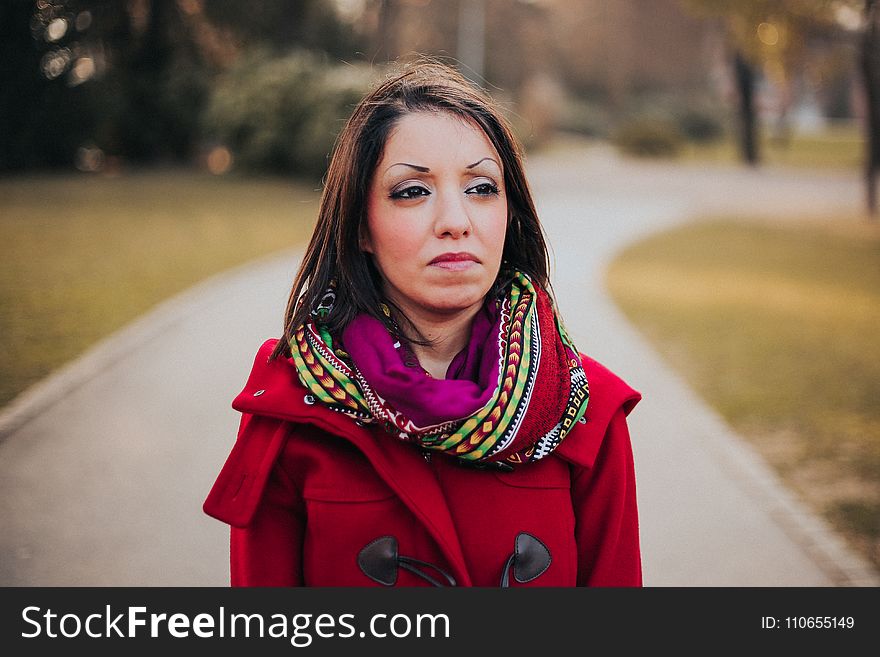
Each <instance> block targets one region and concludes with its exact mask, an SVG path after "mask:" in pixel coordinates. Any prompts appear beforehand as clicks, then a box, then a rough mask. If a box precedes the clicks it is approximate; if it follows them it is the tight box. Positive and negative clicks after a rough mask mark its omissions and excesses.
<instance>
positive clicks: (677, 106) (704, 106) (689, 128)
mask: <svg viewBox="0 0 880 657" xmlns="http://www.w3.org/2000/svg"><path fill="white" fill-rule="evenodd" d="M725 114H726V112H725V110H724V109H723V108H720V107H716V106H714V105H711V104H708V103H706V102H700V101H692V100H687V99H686V100H684V101H681V100H674V99H673V100H670V99H664V98H656V99H654V100H653V101H652V102H644V101H643V102H641V103H639V104H636V105H634V106H633V107H632V108H630V111H629V112H627V113H626V118H624V119H623V120H621V121H620V122H619V123H618V125H617V127H616V129H615V130H614V132H613V134H612V141H613V142H614V144H615V145H616V146H617V147H618V148H620V149H621V150H622V151H623V152H625V153H628V154H630V155H638V156H645V157H673V156H675V155H678V154H679V153H680V152H681V151H682V150H683V149H684V147H685V145H686V144H688V143H693V144H705V143H709V142H713V141H717V140H719V139H721V138H722V137H723V136H724V117H725Z"/></svg>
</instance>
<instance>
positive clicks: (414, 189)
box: [390, 185, 431, 199]
mask: <svg viewBox="0 0 880 657" xmlns="http://www.w3.org/2000/svg"><path fill="white" fill-rule="evenodd" d="M430 193H431V192H429V191H428V190H427V189H425V188H424V187H420V186H418V185H410V186H409V187H404V188H403V189H397V190H394V191H393V192H391V194H390V198H403V199H407V198H418V197H419V196H428V195H429V194H430Z"/></svg>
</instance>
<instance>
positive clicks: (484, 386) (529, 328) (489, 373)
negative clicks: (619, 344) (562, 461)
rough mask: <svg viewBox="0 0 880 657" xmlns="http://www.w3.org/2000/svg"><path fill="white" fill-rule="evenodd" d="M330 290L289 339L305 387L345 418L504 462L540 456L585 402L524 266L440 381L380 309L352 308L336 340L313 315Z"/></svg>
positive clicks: (559, 331) (565, 340)
mask: <svg viewBox="0 0 880 657" xmlns="http://www.w3.org/2000/svg"><path fill="white" fill-rule="evenodd" d="M334 298H335V294H334V293H333V291H332V289H331V290H329V291H328V292H327V294H326V295H325V296H324V298H323V299H322V301H321V302H320V304H319V305H318V307H317V308H316V309H314V310H313V311H312V317H313V321H310V322H307V323H306V324H304V325H302V326H300V327H298V328H297V330H296V331H295V332H294V337H293V339H292V340H291V344H290V347H291V353H292V357H293V361H294V363H295V364H296V368H297V372H298V375H299V379H300V381H301V382H302V383H303V385H305V386H306V387H307V388H308V389H309V390H311V392H312V394H313V395H314V396H315V398H316V399H317V401H319V402H321V403H322V404H325V405H326V406H327V407H329V408H330V409H332V410H334V411H338V412H340V413H343V414H345V415H347V416H349V417H351V418H352V419H353V420H356V421H358V422H360V423H377V424H379V425H380V426H381V427H382V428H383V429H384V430H385V431H387V432H388V433H390V434H391V435H392V436H396V437H398V438H400V439H401V440H404V441H408V442H412V443H415V444H417V445H419V446H421V447H422V448H423V449H428V450H436V451H440V452H445V453H447V454H449V455H451V456H454V457H456V458H458V459H461V460H462V461H465V462H469V463H471V464H475V465H480V464H495V465H498V464H499V463H506V464H510V466H512V465H518V464H523V463H528V462H530V461H536V460H538V459H541V458H544V457H545V456H547V455H548V454H549V453H550V452H552V451H553V450H554V449H555V448H556V447H557V445H559V443H560V442H561V441H562V439H563V438H565V436H566V434H568V432H569V431H570V430H571V428H572V427H573V426H574V423H575V422H577V421H578V420H580V419H581V417H582V416H583V414H584V411H585V410H586V407H587V402H588V400H589V386H588V383H587V378H586V375H585V374H584V370H583V367H582V365H581V362H580V358H579V356H578V351H577V349H576V348H575V346H574V345H573V344H572V342H571V339H570V338H569V337H568V333H567V332H566V331H565V328H564V327H563V325H562V322H561V321H560V319H559V317H558V316H557V315H556V313H555V312H554V309H553V305H552V302H551V301H550V299H549V297H548V296H547V294H546V293H545V292H544V291H543V290H541V289H540V288H536V287H535V286H534V285H533V284H532V282H531V280H529V278H528V277H527V276H525V275H524V274H522V273H519V272H516V273H514V275H513V282H512V283H511V285H510V287H509V289H508V290H507V293H506V294H505V295H504V296H502V297H501V298H499V299H496V300H492V301H489V302H487V304H486V305H485V307H484V308H483V311H482V312H481V313H479V314H478V316H477V317H476V318H475V320H474V324H473V327H472V329H471V339H470V344H469V345H468V347H467V348H466V349H464V350H463V351H462V352H461V353H460V354H459V355H458V356H456V358H455V359H454V360H453V362H452V364H451V365H450V367H449V370H448V371H447V378H446V379H444V380H440V379H433V378H431V376H430V375H428V374H427V372H425V371H424V370H422V369H421V368H420V367H418V363H417V361H416V360H415V358H414V356H413V354H412V352H411V350H409V348H408V347H407V345H406V342H405V340H403V339H402V338H401V336H400V331H399V329H398V328H397V326H396V325H395V324H394V322H393V321H392V320H391V313H390V312H389V311H388V309H387V307H383V311H384V314H385V317H386V320H387V321H386V322H384V323H383V322H380V321H379V320H377V319H375V318H373V317H371V316H369V315H366V314H362V315H359V316H358V317H357V318H355V320H354V321H353V322H351V323H350V324H349V326H348V327H347V328H346V329H345V331H344V332H343V335H342V339H341V341H340V340H339V339H337V340H334V338H333V336H331V335H330V334H329V333H328V332H327V331H326V329H324V328H323V326H322V322H321V319H323V318H325V317H326V316H327V314H328V313H329V312H331V311H332V305H333V299H334ZM340 342H341V343H342V344H340ZM503 467H505V468H509V466H503Z"/></svg>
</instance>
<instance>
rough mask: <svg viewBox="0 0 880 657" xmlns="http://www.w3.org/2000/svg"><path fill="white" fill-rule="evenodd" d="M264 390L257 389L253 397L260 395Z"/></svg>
mask: <svg viewBox="0 0 880 657" xmlns="http://www.w3.org/2000/svg"><path fill="white" fill-rule="evenodd" d="M264 392H266V391H265V390H257V391H256V392H255V393H254V397H259V396H260V395H262V394H263V393H264Z"/></svg>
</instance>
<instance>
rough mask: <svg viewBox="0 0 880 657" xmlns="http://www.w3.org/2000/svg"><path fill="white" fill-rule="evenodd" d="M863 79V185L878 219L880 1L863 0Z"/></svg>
mask: <svg viewBox="0 0 880 657" xmlns="http://www.w3.org/2000/svg"><path fill="white" fill-rule="evenodd" d="M861 65H862V76H863V79H864V82H865V92H866V97H867V101H868V102H867V105H868V107H867V113H866V114H867V116H866V122H865V123H866V126H867V135H866V137H867V138H866V154H865V183H866V185H867V201H868V212H869V214H870V215H871V216H874V217H876V216H877V177H878V175H880V2H877V0H865V32H864V36H863V39H862V58H861Z"/></svg>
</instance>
